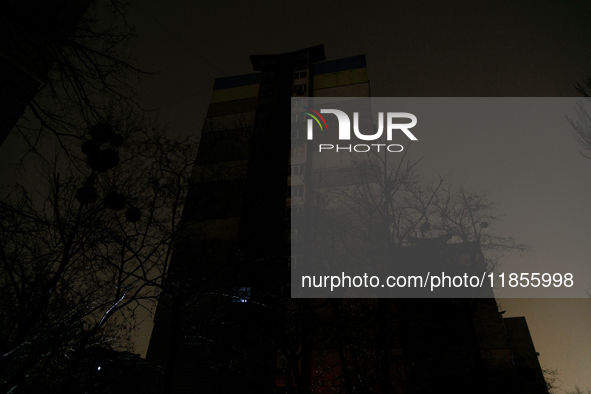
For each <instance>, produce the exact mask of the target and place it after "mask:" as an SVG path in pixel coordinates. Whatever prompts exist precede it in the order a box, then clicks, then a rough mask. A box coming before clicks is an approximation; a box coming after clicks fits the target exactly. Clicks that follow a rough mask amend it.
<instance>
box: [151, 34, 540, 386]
mask: <svg viewBox="0 0 591 394" xmlns="http://www.w3.org/2000/svg"><path fill="white" fill-rule="evenodd" d="M251 60H252V65H253V68H254V71H255V73H253V74H247V75H240V76H235V77H227V78H219V79H217V80H216V81H215V84H214V90H213V94H212V98H211V102H210V105H209V109H208V113H207V118H206V120H205V122H204V126H203V131H202V139H201V144H200V147H199V153H198V156H197V161H196V164H195V167H194V169H193V173H192V185H191V189H190V191H189V194H188V196H187V204H186V207H185V211H184V213H183V228H184V231H183V233H182V235H181V236H180V237H179V239H178V241H177V247H176V249H175V255H174V257H173V262H172V266H171V269H170V273H169V276H168V282H167V284H166V286H167V293H169V294H170V296H167V297H166V298H163V299H162V300H161V301H160V304H159V306H158V310H157V313H156V316H155V321H154V330H153V334H152V340H151V342H150V347H149V350H148V360H150V361H153V362H155V363H158V364H160V365H161V366H162V367H163V368H164V369H166V370H167V371H169V372H170V371H173V372H172V373H169V374H167V379H168V380H167V382H166V383H165V384H167V385H168V386H169V387H171V392H173V393H190V392H197V391H198V392H201V393H234V392H241V393H257V394H258V393H269V394H271V393H311V392H314V393H328V392H342V393H345V392H348V393H352V392H381V393H411V392H439V391H445V390H444V389H445V388H453V389H454V390H455V391H456V392H490V393H493V392H494V393H511V392H520V393H545V392H547V391H546V388H545V385H544V379H543V376H542V374H541V371H540V368H539V363H538V364H537V359H536V358H535V355H534V357H533V358H532V357H531V356H532V351H533V346H530V343H531V339H530V342H528V343H527V344H526V345H523V346H518V345H517V344H518V343H523V342H520V341H519V339H518V338H520V337H527V338H529V333H528V332H527V326H526V325H525V326H524V322H522V321H518V322H517V321H512V323H511V324H504V320H503V318H502V316H501V315H500V314H499V313H498V310H497V306H496V303H495V300H494V298H491V299H485V300H474V299H472V300H466V299H463V300H462V299H438V300H391V299H379V300H376V299H365V300H352V299H344V300H338V299H333V300H327V299H301V300H292V299H291V298H290V287H289V283H290V265H291V266H293V265H294V264H297V261H295V259H296V258H297V256H294V255H292V252H291V245H290V238H291V240H292V241H293V239H294V237H298V235H297V233H296V234H295V235H294V233H293V231H292V230H293V229H292V228H291V226H290V221H291V218H292V215H297V214H298V210H300V209H302V207H303V205H304V199H305V196H306V192H307V191H306V189H305V184H304V179H306V178H307V179H311V177H312V174H311V171H312V169H311V165H310V160H309V159H310V158H311V156H310V153H309V149H308V148H307V146H306V143H305V136H304V132H303V131H304V130H303V129H301V128H299V127H292V128H291V135H290V134H289V133H288V132H287V127H288V124H287V119H288V117H289V116H292V118H293V117H294V116H295V117H297V116H298V115H297V114H292V113H291V111H290V106H289V100H290V98H292V97H295V100H296V101H297V100H300V99H301V100H302V105H303V103H304V100H305V99H306V98H307V97H369V96H370V89H369V80H368V77H367V70H366V63H365V56H363V55H361V56H354V57H350V58H345V59H339V60H332V61H325V55H324V48H323V46H321V45H320V46H316V47H311V48H307V49H303V50H299V51H295V52H291V53H285V54H280V55H256V56H252V57H251ZM292 120H294V119H292ZM288 136H289V137H288ZM300 142H301V143H300ZM288 152H289V154H288ZM286 170H287V177H286ZM302 175H304V176H302ZM286 188H287V193H286ZM443 254H445V256H447V257H449V256H452V258H453V259H458V260H459V259H461V258H462V256H465V255H468V254H470V255H472V256H477V257H478V256H481V251H480V248H479V246H478V245H476V244H449V245H448V244H445V243H443V244H438V245H437V246H436V247H430V248H426V249H425V248H420V247H417V246H408V247H406V248H404V250H403V252H402V255H404V256H413V258H418V259H430V258H437V257H436V256H441V255H443ZM512 333H513V334H512ZM516 333H517V334H516ZM515 349H518V350H515ZM517 353H519V355H520V356H519V357H516V354H517Z"/></svg>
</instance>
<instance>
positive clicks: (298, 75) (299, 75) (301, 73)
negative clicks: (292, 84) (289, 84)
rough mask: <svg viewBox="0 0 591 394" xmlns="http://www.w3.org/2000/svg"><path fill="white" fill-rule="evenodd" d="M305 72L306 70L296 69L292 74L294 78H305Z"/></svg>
mask: <svg viewBox="0 0 591 394" xmlns="http://www.w3.org/2000/svg"><path fill="white" fill-rule="evenodd" d="M306 75H307V72H306V71H296V72H295V73H294V75H293V78H294V79H302V78H306Z"/></svg>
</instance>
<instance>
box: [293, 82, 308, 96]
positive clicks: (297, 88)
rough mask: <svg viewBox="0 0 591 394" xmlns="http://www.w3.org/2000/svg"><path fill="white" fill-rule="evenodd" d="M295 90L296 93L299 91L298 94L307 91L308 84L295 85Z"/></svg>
mask: <svg viewBox="0 0 591 394" xmlns="http://www.w3.org/2000/svg"><path fill="white" fill-rule="evenodd" d="M293 91H294V93H297V94H302V93H305V92H306V84H299V85H293Z"/></svg>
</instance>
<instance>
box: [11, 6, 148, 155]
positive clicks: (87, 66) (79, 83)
mask: <svg viewBox="0 0 591 394" xmlns="http://www.w3.org/2000/svg"><path fill="white" fill-rule="evenodd" d="M127 7H128V6H127V4H126V3H125V2H124V1H119V0H105V1H103V0H97V1H94V0H85V1H80V2H78V1H70V0H55V1H49V2H40V1H36V0H26V1H12V0H11V1H8V2H5V3H3V5H2V6H1V12H0V16H1V17H2V24H3V26H4V27H3V30H2V31H3V33H2V42H3V50H2V53H3V55H4V56H5V57H6V58H7V59H10V61H12V62H13V63H14V64H17V65H18V67H19V68H20V69H21V70H24V71H25V72H26V73H27V74H28V75H29V76H30V77H31V78H32V80H34V81H36V82H37V84H38V85H37V88H36V91H34V92H33V96H34V97H30V95H31V92H30V91H29V90H30V89H25V88H24V87H23V86H20V85H18V81H16V80H11V79H10V78H6V79H5V80H4V81H3V83H5V84H7V85H11V86H13V85H12V84H15V85H14V86H13V88H12V89H11V91H12V92H17V93H18V92H21V93H22V95H23V97H22V99H23V100H25V101H28V105H27V109H26V111H25V116H24V117H22V118H21V119H20V120H19V121H18V122H17V123H16V131H17V132H18V133H19V134H20V135H21V136H22V137H23V138H24V139H25V140H26V141H27V143H28V145H29V147H30V148H31V150H33V151H35V150H37V149H39V148H40V147H41V146H42V144H43V143H47V142H48V141H51V140H52V139H53V140H54V141H57V142H58V143H59V144H61V147H62V149H66V148H67V147H68V146H69V145H68V144H67V143H66V142H67V140H72V139H74V140H78V141H79V140H81V139H82V138H84V136H85V134H87V133H88V129H89V127H90V126H92V125H94V124H97V123H99V122H108V123H112V121H113V119H112V116H113V114H115V113H118V112H119V113H121V112H125V113H130V112H138V113H141V112H142V110H141V108H140V106H139V104H138V102H137V97H136V93H135V84H136V83H137V78H138V77H139V76H141V75H143V74H145V73H144V72H142V71H141V70H139V69H138V68H136V67H135V66H134V65H133V64H132V61H131V54H130V53H129V52H128V51H127V49H126V45H127V44H128V43H129V41H130V40H131V39H132V38H133V37H134V29H133V27H132V26H131V25H130V24H129V23H128V15H127V13H128V11H127ZM21 89H23V90H21ZM34 90H35V89H34ZM19 99H21V98H19Z"/></svg>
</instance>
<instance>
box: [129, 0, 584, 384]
mask: <svg viewBox="0 0 591 394" xmlns="http://www.w3.org/2000/svg"><path fill="white" fill-rule="evenodd" d="M131 14H132V15H131V16H132V21H133V22H134V23H135V24H136V25H137V27H138V34H139V39H138V40H137V42H136V45H135V46H134V47H133V48H132V49H133V50H134V51H135V53H136V56H137V61H138V64H139V65H141V66H143V67H144V68H147V69H149V70H157V71H160V75H159V76H158V77H155V78H152V79H149V80H147V81H145V82H144V84H143V85H142V87H141V92H142V94H143V96H144V97H145V104H146V105H147V106H149V107H152V108H160V112H159V119H160V121H161V123H162V124H163V125H167V126H170V127H171V130H172V131H173V132H174V133H178V135H185V134H187V133H197V132H199V131H200V129H201V126H202V122H203V118H204V116H205V112H206V110H207V105H208V102H209V99H210V96H211V88H212V86H213V80H214V78H217V77H222V76H230V75H238V74H246V73H250V72H252V68H251V65H250V59H249V55H252V54H264V53H283V52H289V51H293V50H297V49H301V48H305V47H309V46H313V45H316V44H320V43H322V44H324V46H325V50H326V55H327V59H329V60H330V59H338V58H343V57H348V56H354V55H358V54H365V55H366V57H367V69H368V74H369V79H370V82H371V91H372V95H373V96H384V97H409V96H413V97H421V96H422V97H432V96H441V97H446V96H454V97H458V96H475V97H479V96H500V97H505V96H524V97H528V96H542V97H555V96H562V97H568V96H576V95H577V94H576V92H575V91H574V89H573V83H574V82H576V81H580V80H581V79H582V78H585V77H586V76H588V75H591V50H589V49H590V48H589V43H590V42H591V2H588V1H570V2H566V1H562V2H556V1H552V2H550V1H519V2H509V1H503V2H498V1H496V2H492V1H490V2H489V1H485V2H469V1H463V2H425V1H407V2H399V1H386V2H375V1H374V2H367V3H364V4H362V3H361V2H352V1H349V2H343V1H322V2H317V1H281V2H269V1H265V2H263V1H249V2H237V1H232V2H228V1H212V2H198V3H197V2H188V1H184V2H176V3H174V5H173V6H171V5H170V3H168V4H165V3H163V2H157V1H141V2H140V1H137V0H136V1H134V2H133V3H132V7H131ZM443 137H445V135H444V136H443ZM455 138H457V137H455ZM462 141H463V142H461V141H454V140H453V139H452V140H449V139H448V146H450V147H451V146H453V149H452V148H449V152H447V153H448V154H442V155H441V157H438V158H433V159H432V160H431V161H430V162H429V163H428V164H427V165H425V166H423V168H422V169H423V170H424V171H425V172H427V173H430V174H433V173H435V171H436V167H437V169H439V170H440V171H445V173H446V174H447V173H450V174H451V175H450V176H451V179H450V180H451V181H453V182H456V183H465V184H466V186H467V187H469V188H473V189H476V190H479V191H483V190H490V191H491V198H492V199H493V200H494V201H496V202H498V203H499V204H500V211H501V213H503V214H506V215H507V216H506V217H505V219H504V222H503V225H502V226H499V228H498V229H499V232H501V233H503V234H505V235H512V236H514V237H515V238H516V239H517V240H518V241H520V242H523V243H526V244H528V245H529V246H530V247H531V249H532V251H531V252H530V253H527V254H526V255H524V256H523V257H520V256H507V257H506V258H507V259H512V260H519V261H518V263H520V264H523V265H524V266H526V267H527V266H531V267H536V265H537V264H538V263H539V262H541V261H543V262H545V264H551V265H552V264H554V266H556V267H559V266H561V265H563V264H565V263H568V262H569V261H578V262H580V261H585V260H588V259H589V256H590V255H591V248H590V247H589V246H588V245H587V244H588V239H589V222H590V219H591V209H590V208H589V204H588V202H589V201H591V198H590V197H591V187H589V184H590V182H589V180H590V179H591V161H586V160H584V159H583V158H581V157H580V156H579V155H577V152H576V149H577V146H576V144H575V143H574V142H573V140H572V138H571V136H570V130H569V129H568V127H564V129H560V130H555V131H554V132H553V133H547V134H546V135H539V136H538V135H535V134H531V133H530V134H528V135H502V134H501V135H498V136H490V135H488V136H484V135H474V136H471V139H469V140H468V142H466V139H463V140H462ZM432 143H433V142H432ZM485 143H492V144H493V145H494V147H495V149H499V155H498V156H497V159H496V160H495V159H494V158H493V159H491V161H490V162H488V163H484V164H482V163H481V167H475V166H474V165H473V164H474V162H475V161H476V160H477V157H475V156H476V154H475V150H474V149H475V147H478V146H479V144H480V148H482V146H481V145H482V144H485ZM463 144H464V145H463ZM466 144H468V145H466ZM504 148H506V149H504ZM438 160H439V162H438ZM430 166H431V167H430ZM483 166H486V168H487V171H486V172H484V170H483V171H480V168H484V167H483ZM501 304H502V306H503V308H504V309H506V310H507V313H506V314H505V316H520V315H525V316H526V317H527V320H528V322H529V326H530V330H531V333H532V336H533V338H534V342H535V345H536V348H537V350H538V351H539V352H540V353H541V356H540V361H541V363H542V365H543V366H544V367H546V368H550V369H558V370H559V372H560V376H559V377H560V379H561V381H562V385H561V389H563V390H570V389H572V388H573V387H574V386H575V385H579V386H580V387H583V388H585V387H590V388H591V374H590V373H589V372H590V371H591V336H590V335H589V333H591V302H590V301H589V300H588V299H579V300H548V299H533V300H511V299H503V300H501Z"/></svg>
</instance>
